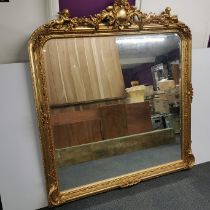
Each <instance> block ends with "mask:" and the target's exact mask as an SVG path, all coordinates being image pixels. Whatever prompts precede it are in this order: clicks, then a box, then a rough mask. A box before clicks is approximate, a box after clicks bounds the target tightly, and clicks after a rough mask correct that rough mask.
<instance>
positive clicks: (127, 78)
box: [43, 33, 181, 191]
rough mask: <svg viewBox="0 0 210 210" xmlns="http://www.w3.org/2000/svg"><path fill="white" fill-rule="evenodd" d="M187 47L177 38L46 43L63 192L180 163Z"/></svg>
mask: <svg viewBox="0 0 210 210" xmlns="http://www.w3.org/2000/svg"><path fill="white" fill-rule="evenodd" d="M180 45H181V41H180V38H179V36H178V35H177V34H175V33H165V34H148V35H121V36H104V37H82V38H62V39H51V40H49V41H47V43H46V44H45V46H44V48H43V57H44V66H45V71H46V78H47V89H48V96H49V98H48V99H49V104H50V112H51V126H52V131H53V140H54V144H55V148H56V151H55V153H56V154H55V155H56V164H57V165H56V167H57V173H58V179H59V187H60V190H61V191H62V190H67V189H70V188H75V187H79V186H82V185H86V184H91V183H94V182H96V181H102V180H104V179H108V178H113V177H116V176H120V175H124V174H128V173H131V172H135V171H140V170H143V169H146V168H149V167H153V166H157V165H160V164H164V163H169V162H172V161H176V160H180V159H181V133H180V127H181V125H180V113H181V107H180V104H181V102H180V101H181V94H180V92H181V90H180V87H181V63H180V54H181V50H180V49H181V48H180Z"/></svg>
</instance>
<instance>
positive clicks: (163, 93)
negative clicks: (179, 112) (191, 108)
mask: <svg viewBox="0 0 210 210" xmlns="http://www.w3.org/2000/svg"><path fill="white" fill-rule="evenodd" d="M158 85H159V89H160V90H158V91H157V92H156V97H157V98H155V99H154V111H155V112H156V113H166V114H167V113H169V104H178V103H179V86H178V85H177V86H175V82H174V80H161V81H160V82H159V84H158Z"/></svg>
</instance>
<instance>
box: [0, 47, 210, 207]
mask: <svg viewBox="0 0 210 210" xmlns="http://www.w3.org/2000/svg"><path fill="white" fill-rule="evenodd" d="M209 58H210V49H197V50H193V68H192V72H193V80H192V81H193V87H194V92H195V95H194V100H193V105H192V141H193V143H192V146H193V153H194V154H195V158H196V164H198V163H203V162H207V161H210V154H209V148H210V140H209V139H210V127H209V119H210V109H209V107H210V98H209V97H208V89H209V78H210V71H209V67H210V59H209ZM0 95H1V109H0V116H1V117H0V169H1V173H0V194H1V196H2V203H3V207H4V210H19V209H20V210H34V209H38V208H41V207H45V206H47V197H46V190H45V181H44V180H45V179H44V173H43V164H42V160H41V154H40V153H41V152H40V143H39V138H38V130H37V126H36V121H35V113H34V112H35V111H34V102H33V96H32V88H31V80H30V75H29V67H28V65H27V64H24V63H21V64H5V65H0Z"/></svg>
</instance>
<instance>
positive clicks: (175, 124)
mask: <svg viewBox="0 0 210 210" xmlns="http://www.w3.org/2000/svg"><path fill="white" fill-rule="evenodd" d="M165 121H166V125H167V127H168V128H173V129H174V132H175V133H180V115H176V114H168V115H166V116H165Z"/></svg>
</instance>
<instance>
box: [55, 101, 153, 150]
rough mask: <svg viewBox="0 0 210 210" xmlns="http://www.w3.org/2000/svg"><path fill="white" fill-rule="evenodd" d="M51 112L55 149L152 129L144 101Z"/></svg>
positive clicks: (147, 107) (147, 106)
mask: <svg viewBox="0 0 210 210" xmlns="http://www.w3.org/2000/svg"><path fill="white" fill-rule="evenodd" d="M61 111H62V112H58V111H56V113H52V114H51V116H52V117H51V120H52V125H53V132H54V140H55V145H56V148H64V147H70V146H74V145H79V144H86V143H91V142H95V141H101V140H104V139H111V138H117V137H122V136H127V135H132V134H137V133H143V132H148V131H151V130H152V123H151V113H150V107H149V103H148V102H142V103H134V104H117V105H111V106H103V107H99V108H95V109H89V110H83V111H73V112H72V111H63V110H61Z"/></svg>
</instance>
